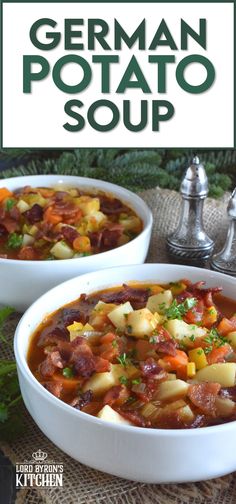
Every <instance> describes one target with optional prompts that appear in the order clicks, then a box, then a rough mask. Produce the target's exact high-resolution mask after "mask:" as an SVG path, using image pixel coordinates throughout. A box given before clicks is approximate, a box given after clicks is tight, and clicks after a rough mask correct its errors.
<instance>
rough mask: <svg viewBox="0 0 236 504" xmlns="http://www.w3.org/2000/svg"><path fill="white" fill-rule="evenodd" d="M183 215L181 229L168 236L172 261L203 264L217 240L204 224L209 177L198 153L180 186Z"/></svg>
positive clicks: (178, 227)
mask: <svg viewBox="0 0 236 504" xmlns="http://www.w3.org/2000/svg"><path fill="white" fill-rule="evenodd" d="M180 194H181V196H182V206H181V214H180V219H179V224H178V226H177V229H176V230H175V231H174V233H172V234H171V235H170V236H168V238H167V250H168V253H169V255H170V257H171V259H172V260H174V261H175V262H180V263H183V264H193V265H195V266H203V265H204V264H205V263H206V261H207V260H208V259H209V257H210V256H211V254H212V251H213V247H214V242H213V240H212V239H211V238H210V237H209V236H208V235H207V233H206V231H205V230H204V226H203V217H202V214H203V204H204V200H205V198H206V197H207V195H208V179H207V175H206V172H205V169H204V166H203V165H202V164H201V163H200V161H199V158H198V156H194V157H193V159H192V162H191V164H190V166H189V167H188V168H187V171H186V173H185V176H184V178H183V180H182V183H181V187H180Z"/></svg>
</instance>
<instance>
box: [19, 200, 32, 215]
mask: <svg viewBox="0 0 236 504" xmlns="http://www.w3.org/2000/svg"><path fill="white" fill-rule="evenodd" d="M16 206H17V208H18V210H20V213H23V212H26V211H27V210H29V209H30V206H29V205H28V203H26V201H24V200H19V201H18V203H17V204H16Z"/></svg>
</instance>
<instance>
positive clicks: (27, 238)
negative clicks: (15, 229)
mask: <svg viewBox="0 0 236 504" xmlns="http://www.w3.org/2000/svg"><path fill="white" fill-rule="evenodd" d="M32 243H34V238H33V236H30V235H29V234H26V233H25V234H24V235H23V240H22V245H23V246H24V247H27V246H28V245H32Z"/></svg>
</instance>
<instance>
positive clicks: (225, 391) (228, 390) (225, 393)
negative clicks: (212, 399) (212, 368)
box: [220, 385, 236, 402]
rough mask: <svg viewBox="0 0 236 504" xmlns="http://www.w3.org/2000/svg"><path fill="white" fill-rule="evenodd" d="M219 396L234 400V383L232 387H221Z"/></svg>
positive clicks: (235, 389)
mask: <svg viewBox="0 0 236 504" xmlns="http://www.w3.org/2000/svg"><path fill="white" fill-rule="evenodd" d="M220 396H221V397H225V398H227V399H231V400H232V401H235V402H236V385H234V386H233V387H224V388H222V389H221V390H220Z"/></svg>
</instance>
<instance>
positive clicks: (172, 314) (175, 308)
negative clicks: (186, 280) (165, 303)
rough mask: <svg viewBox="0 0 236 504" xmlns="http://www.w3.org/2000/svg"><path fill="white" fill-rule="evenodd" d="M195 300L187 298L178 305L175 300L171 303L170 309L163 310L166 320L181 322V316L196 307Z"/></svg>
mask: <svg viewBox="0 0 236 504" xmlns="http://www.w3.org/2000/svg"><path fill="white" fill-rule="evenodd" d="M196 304H197V299H195V298H187V299H185V300H184V302H183V303H180V304H178V303H177V301H176V299H174V301H173V302H172V303H171V305H170V307H169V308H167V310H165V315H166V317H167V318H168V319H179V320H181V319H182V317H183V315H185V314H186V313H187V312H188V311H189V310H191V308H193V307H194V306H196Z"/></svg>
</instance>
